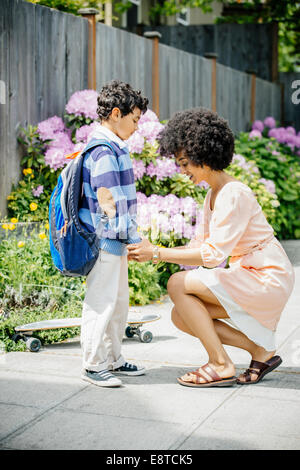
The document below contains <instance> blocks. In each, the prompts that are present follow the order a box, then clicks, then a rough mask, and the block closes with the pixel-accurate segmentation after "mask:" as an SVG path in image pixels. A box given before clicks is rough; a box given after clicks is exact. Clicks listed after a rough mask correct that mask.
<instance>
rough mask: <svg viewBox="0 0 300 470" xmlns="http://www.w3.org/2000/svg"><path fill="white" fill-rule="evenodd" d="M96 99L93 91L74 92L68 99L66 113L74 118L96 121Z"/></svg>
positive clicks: (96, 95)
mask: <svg viewBox="0 0 300 470" xmlns="http://www.w3.org/2000/svg"><path fill="white" fill-rule="evenodd" d="M97 98H98V93H97V92H96V91H95V90H81V91H76V92H75V93H74V94H73V95H72V96H71V98H70V99H69V101H68V103H67V105H66V111H67V113H68V114H75V116H81V115H82V116H85V117H86V118H90V119H97V118H98V114H97Z"/></svg>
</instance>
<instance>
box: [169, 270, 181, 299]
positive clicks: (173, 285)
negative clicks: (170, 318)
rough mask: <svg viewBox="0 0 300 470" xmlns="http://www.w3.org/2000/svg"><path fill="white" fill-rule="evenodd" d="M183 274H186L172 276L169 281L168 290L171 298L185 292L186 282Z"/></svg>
mask: <svg viewBox="0 0 300 470" xmlns="http://www.w3.org/2000/svg"><path fill="white" fill-rule="evenodd" d="M182 274H185V273H181V272H179V273H175V274H172V276H171V277H170V278H169V280H168V284H167V290H168V294H169V296H170V297H171V298H172V297H174V296H175V294H178V293H180V292H181V293H182V291H183V290H184V281H183V276H182Z"/></svg>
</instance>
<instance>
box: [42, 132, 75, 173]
mask: <svg viewBox="0 0 300 470" xmlns="http://www.w3.org/2000/svg"><path fill="white" fill-rule="evenodd" d="M73 151H74V144H73V142H72V141H71V139H70V135H69V133H64V132H59V133H57V134H55V139H54V141H53V142H51V145H50V146H49V148H48V150H47V151H46V153H45V163H46V165H49V166H50V168H53V169H54V170H57V169H58V168H62V167H64V166H65V165H66V163H67V160H66V158H65V157H66V155H67V154H69V153H72V152H73Z"/></svg>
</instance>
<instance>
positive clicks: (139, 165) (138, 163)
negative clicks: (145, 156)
mask: <svg viewBox="0 0 300 470" xmlns="http://www.w3.org/2000/svg"><path fill="white" fill-rule="evenodd" d="M132 167H133V173H134V179H135V180H139V179H140V178H142V177H143V176H144V174H145V173H146V166H145V164H144V162H143V161H142V160H136V159H135V158H133V159H132Z"/></svg>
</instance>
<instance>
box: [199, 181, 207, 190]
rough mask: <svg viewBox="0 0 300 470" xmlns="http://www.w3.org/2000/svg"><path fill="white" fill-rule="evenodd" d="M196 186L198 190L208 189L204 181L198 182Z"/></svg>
mask: <svg viewBox="0 0 300 470" xmlns="http://www.w3.org/2000/svg"><path fill="white" fill-rule="evenodd" d="M197 186H199V187H200V188H203V189H208V188H209V184H208V183H207V182H206V181H200V183H199V184H198V185H197Z"/></svg>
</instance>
